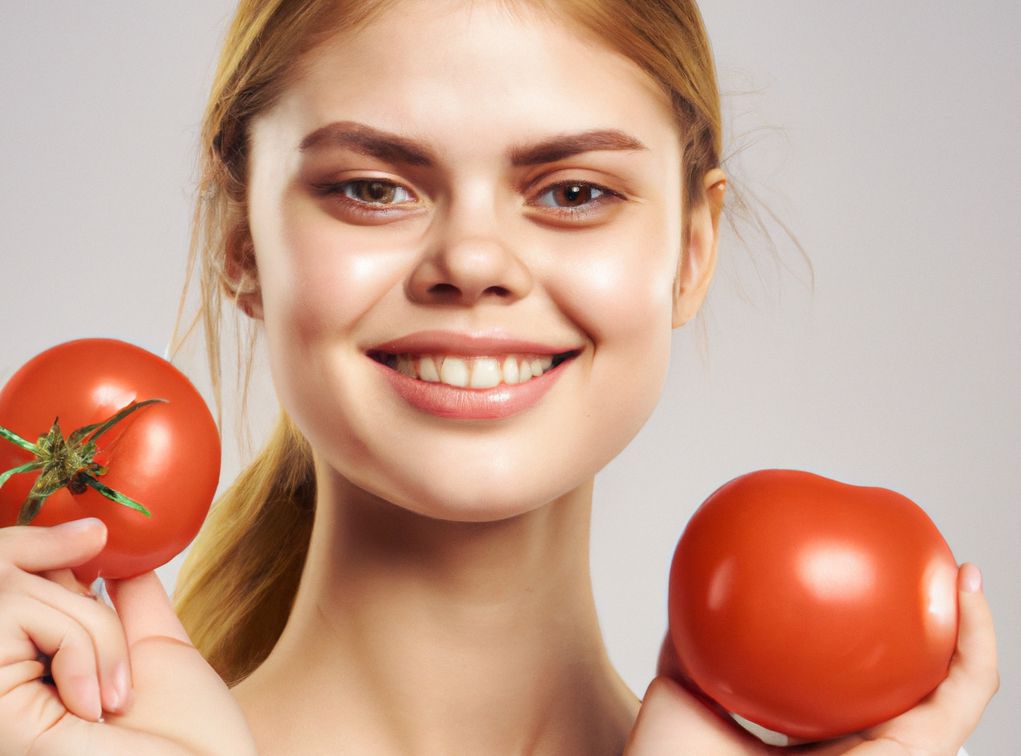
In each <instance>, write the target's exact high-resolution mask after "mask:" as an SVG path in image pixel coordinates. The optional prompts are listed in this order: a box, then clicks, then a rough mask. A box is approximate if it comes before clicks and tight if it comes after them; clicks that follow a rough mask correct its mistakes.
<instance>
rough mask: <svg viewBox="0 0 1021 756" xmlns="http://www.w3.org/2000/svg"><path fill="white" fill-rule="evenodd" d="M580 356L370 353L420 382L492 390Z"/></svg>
mask: <svg viewBox="0 0 1021 756" xmlns="http://www.w3.org/2000/svg"><path fill="white" fill-rule="evenodd" d="M577 354H578V351H577V350H572V351H568V352H561V353H559V354H507V355H454V354H413V353H401V354H389V353H386V352H371V351H370V352H369V357H371V358H372V359H374V360H375V361H376V362H379V363H380V364H382V365H386V366H387V367H388V368H390V369H391V370H396V371H397V372H398V373H400V374H401V375H405V376H407V377H409V378H413V379H415V380H418V381H424V382H427V383H441V384H444V385H446V386H453V387H456V388H469V389H491V388H494V387H496V386H499V385H501V384H504V385H506V386H517V385H519V384H522V383H527V382H529V381H532V380H535V379H537V378H539V377H541V376H542V375H544V374H545V373H547V372H549V371H550V370H553V369H554V368H556V367H557V366H558V365H560V364H561V363H563V362H566V361H567V360H569V359H571V358H573V357H575V356H577Z"/></svg>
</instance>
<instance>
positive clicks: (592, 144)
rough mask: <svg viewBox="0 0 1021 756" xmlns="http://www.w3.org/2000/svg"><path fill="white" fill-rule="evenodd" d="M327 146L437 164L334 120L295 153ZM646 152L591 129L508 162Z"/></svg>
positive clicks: (419, 148) (421, 151) (425, 152)
mask: <svg viewBox="0 0 1021 756" xmlns="http://www.w3.org/2000/svg"><path fill="white" fill-rule="evenodd" d="M329 147H342V148H346V149H349V150H352V151H353V152H357V153H360V154H362V155H368V156H369V157H374V158H377V159H379V160H382V161H384V162H387V163H401V164H405V165H418V166H433V165H435V164H436V163H437V160H436V155H435V153H433V152H432V151H431V150H430V149H429V148H427V147H425V146H424V145H422V144H419V143H418V142H416V141H414V140H412V139H408V138H406V137H403V136H400V135H399V134H394V133H391V132H388V131H381V130H380V129H376V128H373V127H371V126H367V125H365V124H363V123H358V122H356V121H337V122H335V123H330V124H327V125H326V126H323V127H321V128H318V129H316V130H315V131H313V132H312V133H310V134H309V135H308V136H306V137H305V138H304V139H302V140H301V144H299V145H298V150H299V151H301V152H313V151H317V150H321V149H325V148H329ZM647 149H648V148H647V147H646V146H645V145H644V144H642V143H641V142H640V141H639V140H638V139H636V138H635V137H633V136H631V135H630V134H627V133H625V132H623V131H620V130H618V129H592V130H589V131H582V132H578V133H573V134H558V135H556V136H553V137H550V138H548V139H543V140H542V141H540V142H536V143H534V144H527V145H520V146H517V147H514V148H512V149H511V151H510V160H511V165H513V166H515V167H517V168H520V167H525V166H532V165H541V164H543V163H553V162H556V161H558V160H563V159H565V158H569V157H572V156H574V155H580V154H582V153H585V152H598V151H604V150H612V151H634V150H647Z"/></svg>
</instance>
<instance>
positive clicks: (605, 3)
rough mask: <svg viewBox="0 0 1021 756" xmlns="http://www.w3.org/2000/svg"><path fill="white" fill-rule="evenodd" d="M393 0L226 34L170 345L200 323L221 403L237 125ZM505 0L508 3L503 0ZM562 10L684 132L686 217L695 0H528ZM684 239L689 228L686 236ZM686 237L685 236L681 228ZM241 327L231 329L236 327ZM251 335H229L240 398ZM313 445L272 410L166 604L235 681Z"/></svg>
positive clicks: (698, 158) (281, 556)
mask: <svg viewBox="0 0 1021 756" xmlns="http://www.w3.org/2000/svg"><path fill="white" fill-rule="evenodd" d="M394 1H395V0H242V1H241V3H240V4H239V6H238V9H237V12H236V15H235V17H234V19H233V22H232V24H231V27H230V29H229V31H228V34H227V38H226V40H225V43H224V46H223V51H222V54H221V57H220V61H219V66H218V68H217V71H216V75H215V78H214V82H213V86H212V90H211V93H210V97H209V104H208V106H207V109H206V112H205V116H204V119H203V127H202V132H201V152H200V161H201V177H200V182H199V192H198V200H197V203H196V207H195V215H194V219H193V233H192V243H191V250H190V254H189V262H188V271H189V274H188V279H187V280H186V282H185V290H184V293H183V294H182V298H181V309H179V311H178V319H177V326H176V327H175V334H174V344H175V347H174V350H173V351H175V352H176V351H177V349H178V348H179V347H180V346H181V344H182V343H183V342H184V340H186V339H187V338H188V336H189V335H190V334H191V332H192V331H193V330H194V328H195V326H196V324H197V323H198V322H199V320H201V321H202V323H203V325H204V335H205V340H206V350H207V358H208V361H209V368H210V377H211V379H212V385H213V390H214V395H215V399H216V405H217V415H218V417H219V418H221V420H222V412H221V406H220V393H221V383H222V380H221V370H220V365H221V355H220V325H221V318H222V314H223V312H222V310H223V306H222V305H223V298H224V296H225V295H226V296H227V297H228V298H230V299H231V300H232V301H233V303H234V305H235V313H236V312H237V307H238V306H241V307H243V301H242V300H241V297H242V296H243V295H244V294H248V293H251V292H253V291H256V290H257V288H258V279H257V271H256V269H255V257H254V251H253V248H252V240H251V234H250V231H249V228H248V217H247V212H248V209H247V204H246V171H247V152H248V126H249V123H250V121H251V119H252V118H253V117H254V116H255V115H257V114H258V113H260V112H263V111H264V110H266V109H267V108H269V107H271V106H272V105H273V103H274V102H275V101H276V100H277V99H278V98H279V96H280V94H281V93H282V92H283V91H284V90H285V89H286V87H287V85H288V83H289V82H290V81H292V80H293V78H294V77H296V76H299V75H300V66H301V59H302V56H303V55H305V53H307V52H309V51H310V50H312V49H313V48H314V47H316V46H317V45H318V44H320V43H321V42H323V41H325V40H326V39H327V38H329V37H330V36H332V35H333V34H336V33H338V32H340V31H344V30H349V29H353V28H356V27H358V26H359V25H361V24H364V23H366V22H368V21H369V20H371V18H372V17H373V16H374V15H375V14H376V13H378V12H380V11H381V10H383V9H384V8H385V7H387V6H389V5H391V4H393V2H394ZM508 2H509V3H510V4H513V2H510V0H508ZM532 4H533V5H539V6H541V7H542V8H544V9H546V10H547V11H549V12H551V13H555V14H557V15H558V16H562V17H565V18H568V19H570V20H571V21H573V22H574V23H575V24H577V25H579V27H580V28H582V29H585V30H587V31H588V32H590V33H592V34H594V35H595V36H597V37H598V38H600V39H602V40H603V41H604V42H605V43H606V44H608V45H609V46H610V47H611V48H612V49H614V50H616V51H617V52H619V53H621V54H623V55H624V56H626V57H628V58H630V59H631V60H632V61H634V62H635V63H636V64H637V65H638V66H639V67H640V68H642V70H644V71H645V72H646V73H647V74H648V75H649V76H650V77H651V78H652V79H653V80H654V81H655V82H657V83H658V84H659V85H660V86H661V87H662V89H663V91H664V93H665V94H667V95H668V96H669V98H670V102H671V103H672V105H673V108H674V111H675V114H676V118H677V122H678V127H679V130H680V133H681V134H682V135H683V136H684V153H683V154H684V170H685V175H684V190H685V191H684V195H685V207H684V216H685V218H687V216H688V215H689V211H690V210H691V209H692V208H693V207H695V206H697V205H698V204H699V203H701V202H703V201H705V196H704V190H703V186H702V182H703V180H704V176H705V174H706V173H707V172H708V171H709V170H711V169H712V168H715V167H717V166H718V165H719V164H720V155H721V140H722V136H721V134H722V128H721V116H720V100H719V91H718V87H717V82H716V72H715V67H714V63H713V57H712V52H711V50H710V46H709V40H708V37H707V35H706V32H705V28H704V26H703V23H702V18H701V15H700V14H699V11H698V8H697V6H696V4H695V2H694V0H644V1H642V0H628V1H627V2H625V1H623V0H560V1H556V2H554V1H552V0H533V2H532ZM685 234H686V231H685ZM685 238H686V237H685ZM196 267H198V269H199V275H198V282H199V287H200V293H201V304H200V307H199V310H198V312H197V313H196V314H195V316H194V318H193V319H192V321H191V323H190V324H189V326H188V327H187V329H186V330H185V333H184V335H183V336H180V335H179V334H180V333H181V330H182V328H181V323H182V315H183V309H184V302H185V299H186V297H187V293H188V289H189V286H190V283H191V278H192V276H193V275H194V271H195V269H196ZM239 333H240V332H239ZM254 338H255V330H254V329H253V330H250V332H249V338H248V340H247V344H246V346H245V347H242V343H241V341H242V340H241V337H240V336H239V338H238V344H237V349H238V352H237V354H238V369H239V376H240V372H241V363H242V352H243V351H245V352H247V359H246V360H245V367H244V391H243V394H242V404H243V403H244V401H245V400H246V398H247V393H248V384H249V378H250V374H251V366H252V348H253V346H254ZM315 496H316V484H315V472H314V468H313V463H312V451H311V448H310V447H309V444H308V442H307V441H306V440H305V439H304V437H303V436H302V435H301V432H300V431H299V430H298V428H296V427H295V425H294V423H293V422H292V421H291V419H290V418H289V417H288V416H287V414H286V413H285V412H281V414H280V417H279V420H278V422H277V425H276V428H275V430H274V431H273V433H272V435H271V437H270V439H269V441H268V442H267V443H266V445H265V447H264V448H263V449H262V451H261V452H260V453H259V454H258V455H257V457H256V458H255V460H254V462H252V463H251V464H250V465H249V466H248V467H247V468H246V469H245V470H244V471H243V472H242V473H241V475H239V477H238V479H237V480H236V481H235V482H234V484H233V485H232V486H231V487H230V488H229V489H228V490H227V491H226V492H225V493H224V494H223V496H221V498H220V499H219V500H218V501H217V503H216V504H215V505H214V507H213V508H212V510H211V512H210V515H209V517H208V519H207V520H206V523H205V525H204V526H203V528H202V531H201V532H200V534H199V536H198V538H197V539H196V540H195V542H194V543H193V544H192V546H191V550H190V552H189V554H188V556H187V558H186V560H185V562H184V565H183V567H182V569H181V573H180V577H179V581H178V586H177V590H176V592H175V603H176V610H177V613H178V614H179V616H180V617H181V621H182V622H183V623H184V626H185V628H186V629H187V630H188V633H189V635H190V636H191V639H192V641H193V642H194V643H195V645H196V646H197V647H198V649H199V650H200V651H201V652H202V654H203V655H204V656H205V657H206V658H207V659H208V661H209V662H210V664H211V665H212V666H213V668H214V669H215V670H216V671H217V672H218V673H219V675H220V676H221V677H222V678H223V679H224V680H225V681H226V683H227V684H228V685H234V684H236V683H238V682H240V681H241V680H243V679H244V678H245V677H247V676H248V675H249V674H250V673H251V672H252V671H254V670H255V668H256V667H258V666H259V664H261V663H262V661H263V660H264V659H265V658H266V657H267V656H268V655H269V653H270V651H271V650H272V648H273V646H274V645H275V643H276V642H277V640H278V639H279V636H280V634H281V632H282V631H283V628H284V625H285V624H286V622H287V618H288V615H289V613H290V610H291V606H292V604H293V600H294V597H295V594H296V592H297V588H298V583H299V581H300V578H301V572H302V569H303V567H304V563H305V558H306V555H307V553H308V545H309V540H310V537H311V532H312V523H313V519H314V511H315Z"/></svg>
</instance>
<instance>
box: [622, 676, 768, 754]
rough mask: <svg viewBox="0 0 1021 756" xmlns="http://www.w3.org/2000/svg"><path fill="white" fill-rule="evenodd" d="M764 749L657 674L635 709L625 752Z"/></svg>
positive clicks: (749, 736)
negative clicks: (638, 706)
mask: <svg viewBox="0 0 1021 756" xmlns="http://www.w3.org/2000/svg"><path fill="white" fill-rule="evenodd" d="M763 752H765V747H764V746H763V745H762V743H760V742H759V741H758V740H757V739H756V738H754V737H752V736H751V735H749V734H748V733H746V732H744V731H742V730H741V729H740V728H738V727H736V726H735V725H734V724H733V723H732V722H727V721H724V719H723V718H722V717H720V716H719V714H717V713H716V712H714V711H712V710H710V709H709V708H708V707H706V706H705V704H703V703H702V702H701V701H700V700H699V699H698V698H696V697H695V696H694V695H692V694H691V693H690V692H689V691H687V690H685V689H684V688H683V687H682V686H681V685H679V684H678V683H676V682H674V681H673V680H671V679H669V678H667V677H664V676H662V675H661V676H659V677H657V678H655V679H654V680H653V681H652V683H651V684H650V685H649V689H648V690H647V691H646V693H645V698H644V699H643V701H642V707H641V709H639V711H638V718H637V719H636V720H635V724H634V728H633V729H632V730H631V736H630V739H629V740H628V743H627V747H626V748H625V750H624V753H625V754H626V756H659V755H660V754H664V753H669V754H674V755H676V756H685V755H687V754H691V756H701V755H702V754H706V753H712V754H717V755H718V756H725V755H726V756H751V754H760V753H763Z"/></svg>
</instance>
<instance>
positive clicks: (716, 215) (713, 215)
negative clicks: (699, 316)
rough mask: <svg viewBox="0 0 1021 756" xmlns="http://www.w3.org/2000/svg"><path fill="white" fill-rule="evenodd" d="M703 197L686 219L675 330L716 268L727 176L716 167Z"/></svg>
mask: <svg viewBox="0 0 1021 756" xmlns="http://www.w3.org/2000/svg"><path fill="white" fill-rule="evenodd" d="M703 187H704V194H703V196H702V200H701V202H699V203H698V204H697V205H696V206H695V207H694V208H693V209H692V211H691V217H690V218H688V224H687V229H688V232H687V239H686V243H685V248H684V250H683V252H682V254H681V265H680V270H679V271H678V275H677V280H676V282H675V284H674V311H673V327H674V328H679V327H680V326H682V325H684V324H685V323H687V322H688V321H689V320H691V318H693V317H694V316H695V313H697V312H698V309H699V307H701V306H702V302H703V301H704V300H705V297H706V294H707V293H708V291H709V284H710V283H711V282H712V278H713V272H714V271H715V269H716V246H717V241H718V236H719V228H720V214H721V213H722V211H723V200H724V196H725V194H726V189H727V177H726V175H725V174H724V173H723V171H721V170H720V169H719V168H714V169H712V170H711V171H709V172H708V173H707V174H706V177H705V180H704V183H703Z"/></svg>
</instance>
